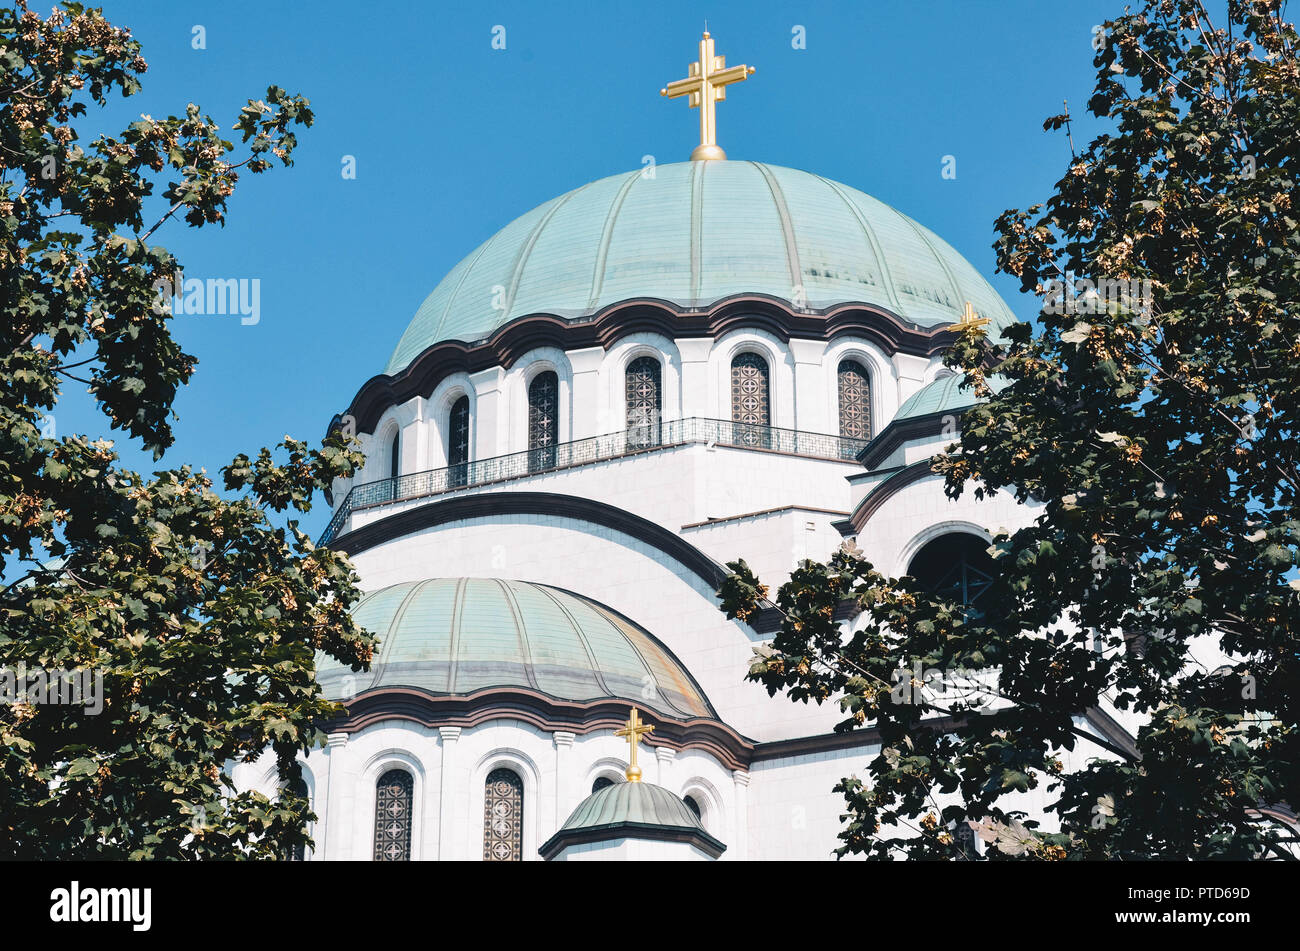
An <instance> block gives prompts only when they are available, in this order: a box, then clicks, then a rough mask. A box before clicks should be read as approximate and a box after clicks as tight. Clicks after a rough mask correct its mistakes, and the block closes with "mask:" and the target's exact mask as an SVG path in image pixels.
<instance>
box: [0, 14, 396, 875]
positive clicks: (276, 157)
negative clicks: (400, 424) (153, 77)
mask: <svg viewBox="0 0 1300 951" xmlns="http://www.w3.org/2000/svg"><path fill="white" fill-rule="evenodd" d="M0 66H2V67H3V76H2V77H0V163H3V164H2V166H0V167H2V168H3V179H2V180H0V229H2V231H3V242H0V287H2V288H3V300H4V301H5V318H6V319H5V321H4V325H3V327H2V328H0V337H2V340H0V378H2V379H3V387H2V388H0V569H2V570H3V571H4V574H5V577H6V578H7V579H8V580H9V582H10V583H9V584H8V585H7V586H6V587H4V588H3V589H0V671H8V672H9V673H10V675H11V677H12V676H13V675H15V674H16V675H17V677H14V679H13V680H12V681H11V683H10V687H11V688H12V687H13V686H18V687H21V686H22V685H23V683H22V681H21V680H20V678H22V677H23V674H24V669H25V671H26V672H32V671H34V670H37V669H40V670H44V671H77V670H86V671H90V672H93V673H94V674H95V675H97V676H101V677H102V697H100V698H99V701H100V702H102V711H99V712H95V711H94V710H93V706H95V705H97V704H84V705H82V704H79V705H71V704H55V703H42V702H19V703H12V704H7V705H0V856H4V857H27V858H33V857H39V858H71V857H76V858H88V857H97V858H128V857H129V858H179V857H232V856H249V857H266V856H281V855H286V854H289V853H290V852H291V851H292V850H293V849H294V848H295V847H298V846H300V845H302V844H305V843H307V842H308V838H307V833H306V827H307V822H308V821H309V820H310V819H311V815H310V812H309V809H308V804H307V802H306V801H305V800H304V799H302V798H301V797H299V796H296V795H292V794H285V795H282V796H281V797H279V799H278V800H277V801H270V800H268V799H267V798H266V797H265V796H263V795H261V794H258V793H243V794H239V795H235V794H234V793H233V791H232V789H231V781H230V777H229V775H228V774H227V772H226V771H227V770H228V768H229V764H231V763H233V762H237V761H240V760H251V759H253V758H255V757H257V756H258V755H259V754H260V753H262V752H263V751H264V750H266V749H268V748H269V749H270V750H272V751H273V752H274V758H275V762H276V764H277V770H278V776H279V780H280V782H281V784H282V785H284V786H290V785H292V784H294V782H295V780H298V779H299V778H300V768H299V767H298V765H297V764H296V761H295V758H296V757H297V756H298V754H300V753H302V752H304V751H306V750H308V749H310V748H311V747H312V746H313V745H314V744H316V743H318V742H319V741H320V740H321V738H322V737H321V733H320V727H321V725H322V724H323V723H324V722H325V721H326V720H328V719H329V718H330V717H332V716H335V715H337V714H338V713H339V712H340V708H339V707H338V706H337V705H335V704H333V703H330V702H328V701H326V700H325V699H324V698H323V697H322V696H321V692H320V688H319V686H318V685H317V684H316V682H315V680H314V670H315V667H314V653H315V652H316V651H322V652H324V653H325V654H328V655H331V656H333V657H335V658H337V659H339V660H341V661H343V662H345V663H350V664H351V665H352V666H353V668H354V669H359V668H360V667H361V666H362V665H364V664H367V663H368V662H369V660H370V655H371V651H372V644H373V641H372V639H371V638H370V637H369V636H368V635H365V634H364V633H363V632H361V631H359V630H358V629H357V628H356V626H355V625H354V623H353V621H352V619H351V617H350V615H349V613H348V608H349V606H350V605H351V604H352V602H353V601H355V599H356V597H357V595H358V592H357V589H356V587H355V581H356V577H355V574H354V573H353V571H352V568H351V566H350V564H349V563H348V561H347V560H346V558H345V557H343V556H341V555H337V554H335V553H333V552H331V551H329V550H326V549H318V548H316V547H315V546H314V545H313V544H312V542H311V541H310V539H308V538H307V537H306V536H305V535H304V534H303V533H302V532H301V531H300V530H299V529H298V525H297V521H296V520H294V519H288V520H287V521H285V522H284V524H274V523H273V521H272V515H273V514H274V513H286V512H287V511H288V510H289V509H293V510H294V511H297V512H306V511H308V510H309V509H310V507H311V499H312V496H313V494H314V493H315V492H317V491H320V490H322V489H325V488H326V487H328V486H329V485H330V484H331V483H332V481H333V479H335V478H336V477H340V476H349V475H351V474H352V472H353V471H354V468H355V467H356V466H357V465H358V464H359V463H360V461H361V460H360V456H359V454H358V453H357V452H356V451H355V449H354V448H352V447H351V446H350V445H347V444H345V443H343V442H341V441H338V440H335V439H331V440H329V441H327V442H326V444H324V445H323V446H322V447H321V448H319V449H311V448H309V447H308V446H307V445H306V444H304V443H301V442H298V441H296V440H293V439H290V438H288V437H286V438H285V439H284V441H283V442H282V443H280V444H279V445H278V446H277V447H276V449H277V450H278V452H277V453H275V454H273V453H272V452H270V451H268V450H266V449H263V450H261V452H260V453H258V454H257V456H256V458H255V459H249V458H247V457H246V456H243V455H241V456H239V457H238V458H236V459H235V460H234V461H233V462H232V463H231V464H230V465H229V466H227V467H225V468H224V469H223V470H222V482H221V485H220V487H219V488H220V489H222V490H224V494H223V492H219V491H218V487H217V486H214V484H213V481H212V480H211V479H210V478H209V477H208V476H206V475H205V474H203V473H202V472H194V471H193V470H192V469H191V468H189V467H180V468H176V469H171V470H167V471H160V472H156V473H154V474H153V475H152V476H142V475H140V474H137V473H135V472H131V471H128V470H125V469H123V468H121V467H120V466H119V464H118V457H117V454H116V453H115V451H114V449H113V444H112V443H111V442H109V441H107V440H104V439H93V438H90V437H88V436H85V435H76V434H74V435H65V436H61V437H56V436H55V435H54V434H53V433H52V432H51V431H50V428H49V426H48V419H49V417H48V415H47V414H48V413H50V412H51V411H52V410H53V409H54V407H55V405H56V404H57V402H58V400H59V398H60V394H61V392H62V389H61V388H62V387H63V386H64V385H66V383H67V381H74V382H76V383H80V384H84V385H86V386H87V387H88V389H89V391H90V393H91V394H93V397H94V399H95V401H96V404H97V405H98V407H99V408H100V409H101V410H102V412H103V413H104V415H105V416H106V417H107V420H108V422H109V423H110V425H111V426H112V428H115V429H119V430H122V431H123V432H124V433H126V434H127V436H128V437H129V438H131V439H133V440H139V442H140V444H141V445H142V446H143V447H145V448H147V449H150V450H152V451H153V453H154V455H155V458H158V457H160V456H161V455H162V454H163V452H164V450H165V449H166V448H167V447H168V446H169V445H171V443H172V441H173V434H172V429H171V418H172V413H171V406H172V401H173V399H174V397H175V395H176V392H177V389H178V388H179V387H181V386H183V385H184V384H185V383H186V382H187V381H188V380H189V379H190V376H191V374H192V372H193V370H194V365H195V360H194V358H193V357H192V356H190V355H188V354H186V353H184V352H183V351H182V350H181V348H180V347H179V346H178V345H177V343H176V341H175V340H174V339H173V338H172V335H171V332H170V329H169V321H170V320H171V315H170V313H169V312H168V308H167V306H166V303H165V301H166V298H167V296H169V295H164V294H162V293H161V292H160V290H159V288H161V287H162V286H164V285H163V283H162V282H164V281H166V280H168V279H170V278H171V276H172V275H173V274H174V273H175V272H176V271H177V270H178V268H179V263H178V262H177V261H176V260H175V259H174V257H173V256H172V255H171V254H170V253H169V252H168V251H167V250H166V249H165V248H163V247H161V246H159V245H156V244H150V243H149V239H150V238H151V236H152V235H153V234H154V233H155V232H156V231H157V230H158V229H159V228H160V227H161V226H162V225H163V224H165V223H167V222H169V221H172V220H174V219H177V218H183V220H184V221H186V222H188V223H189V225H191V226H193V227H202V226H204V225H208V224H213V223H217V224H220V223H223V222H224V220H225V215H226V207H227V203H228V201H229V199H230V196H231V195H232V194H233V192H234V189H235V187H236V185H237V183H238V181H239V176H240V174H241V172H242V171H247V172H249V173H252V174H258V173H262V172H265V171H267V170H269V169H270V168H271V167H272V166H273V164H274V163H275V162H276V161H278V162H279V163H280V164H282V165H285V166H288V165H291V164H292V154H293V151H294V148H295V146H296V144H297V141H296V138H295V135H294V132H293V131H292V128H293V127H294V126H298V125H303V126H309V125H311V122H312V114H311V110H310V109H309V107H308V103H307V101H306V100H305V99H302V98H301V97H298V96H292V95H289V94H288V93H286V92H285V91H284V90H282V89H279V88H277V87H274V86H272V87H271V88H270V89H268V90H267V93H266V97H265V99H264V100H261V101H256V102H254V101H251V100H250V101H249V102H248V104H247V105H246V106H245V107H244V108H243V109H242V110H241V111H240V113H239V116H238V118H237V119H236V121H235V123H234V129H235V131H237V132H238V133H239V138H240V140H241V148H242V150H243V151H244V152H245V153H246V154H245V156H244V157H243V158H242V160H240V161H235V160H234V157H233V156H232V153H234V152H235V151H236V146H235V145H233V144H232V143H231V142H228V141H226V140H224V139H223V138H222V137H221V134H220V129H219V128H218V127H217V125H216V124H215V123H214V122H213V121H212V119H211V118H209V117H208V116H206V115H204V114H202V113H201V112H200V110H199V108H198V107H197V106H195V105H192V104H191V105H189V106H188V107H187V108H186V110H185V114H184V116H182V117H174V116H172V117H168V118H166V119H161V120H159V119H153V118H150V117H148V116H143V117H141V118H140V119H139V120H138V121H136V122H133V123H131V125H130V126H128V127H127V128H126V129H125V130H124V131H123V132H122V133H121V134H120V135H118V136H116V137H111V136H99V137H97V138H95V139H94V140H93V141H92V142H90V143H89V144H87V145H82V144H81V143H80V139H79V136H78V134H77V131H76V129H75V127H74V123H76V122H78V121H83V122H84V121H89V120H88V118H87V116H88V106H92V105H93V106H94V107H96V108H102V107H104V106H106V105H107V103H108V100H109V97H110V95H112V94H113V93H114V92H117V93H120V94H121V95H123V96H130V95H132V94H134V93H136V92H137V91H139V89H140V76H141V74H143V73H144V71H145V69H146V64H145V62H144V60H143V59H142V58H141V56H140V48H139V44H138V43H137V42H136V41H135V40H134V39H132V38H131V35H130V33H129V32H128V31H126V30H123V29H120V28H118V27H115V26H113V25H112V24H110V23H109V22H107V21H106V20H105V19H104V17H103V15H102V14H101V13H100V12H99V11H97V10H86V9H85V8H83V7H82V6H81V5H79V4H75V3H69V4H65V6H64V8H63V9H61V10H55V11H54V12H53V13H52V14H51V15H50V16H48V17H45V18H42V17H41V16H39V15H37V14H35V13H33V12H31V11H29V10H28V9H27V7H26V5H25V3H24V2H22V0H19V2H18V4H17V6H16V7H15V8H13V9H9V10H3V11H0ZM159 187H162V188H163V190H162V192H161V197H162V199H163V201H164V202H165V203H166V205H165V207H164V208H161V209H160V210H161V211H162V214H161V216H160V217H159V219H158V220H157V221H156V222H155V223H154V224H152V225H151V226H149V227H148V228H146V227H145V221H146V220H147V219H146V217H145V212H146V208H147V207H148V206H149V205H150V202H151V200H152V201H153V202H156V201H157V199H155V198H152V196H153V195H154V190H155V188H159ZM40 699H42V698H41V697H40V696H39V694H30V695H28V697H27V700H28V701H33V700H40ZM88 706H90V707H92V709H91V710H90V712H88V711H87V707H88Z"/></svg>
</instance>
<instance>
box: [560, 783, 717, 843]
mask: <svg viewBox="0 0 1300 951" xmlns="http://www.w3.org/2000/svg"><path fill="white" fill-rule="evenodd" d="M624 837H626V838H653V839H659V838H662V839H671V840H675V841H685V842H690V843H691V844H692V845H694V846H696V847H697V848H699V849H701V850H702V851H704V852H705V853H707V854H709V855H711V856H712V857H713V858H717V857H718V856H719V855H721V854H722V853H723V852H724V851H725V850H726V848H727V847H726V846H725V845H723V844H722V843H721V842H719V841H718V840H717V839H715V838H714V837H713V836H711V835H709V834H708V833H707V832H705V831H704V826H702V825H700V820H699V819H698V818H696V816H695V813H693V812H691V810H690V807H689V806H687V805H686V803H685V802H683V801H682V800H681V798H679V797H678V796H675V795H673V793H671V792H669V791H668V790H667V789H664V788H663V787H662V786H655V785H653V784H652V783H630V782H629V783H615V784H614V785H612V786H606V787H605V788H604V789H601V790H598V791H596V792H594V793H592V794H591V795H590V796H588V797H587V798H586V799H584V800H583V801H582V802H581V803H579V804H578V808H577V809H575V810H573V814H572V815H571V816H569V818H568V820H567V821H566V822H565V823H564V825H562V826H561V827H560V831H558V832H557V833H555V835H553V836H551V838H550V839H549V840H547V842H546V844H544V845H543V846H542V848H541V853H542V856H543V857H544V858H547V859H549V858H551V857H552V856H554V855H555V854H557V853H558V852H559V851H560V850H561V849H563V848H564V847H565V846H566V845H570V844H574V843H577V842H596V841H607V840H609V839H615V838H624Z"/></svg>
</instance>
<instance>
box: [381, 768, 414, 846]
mask: <svg viewBox="0 0 1300 951" xmlns="http://www.w3.org/2000/svg"><path fill="white" fill-rule="evenodd" d="M414 814H415V777H414V776H412V775H411V773H410V771H408V770H406V769H403V768H401V767H399V766H398V767H392V768H391V769H388V770H386V771H385V772H384V773H383V774H382V775H381V776H380V777H379V779H378V780H376V781H375V839H374V851H373V853H372V857H373V858H374V860H375V861H376V862H409V861H410V860H411V856H412V848H411V846H412V842H413V841H414V836H413V829H414Z"/></svg>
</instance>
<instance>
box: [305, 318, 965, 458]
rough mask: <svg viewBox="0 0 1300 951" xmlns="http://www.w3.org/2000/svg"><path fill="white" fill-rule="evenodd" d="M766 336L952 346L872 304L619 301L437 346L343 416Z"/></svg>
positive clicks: (363, 424) (368, 389) (935, 332)
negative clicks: (498, 379)
mask: <svg viewBox="0 0 1300 951" xmlns="http://www.w3.org/2000/svg"><path fill="white" fill-rule="evenodd" d="M739 328H753V329H759V330H766V331H767V332H769V333H771V334H773V335H774V336H776V337H777V338H778V339H780V340H782V341H785V342H788V341H789V340H791V339H792V338H795V339H803V340H831V339H834V338H835V337H838V336H842V335H844V334H853V335H855V336H859V337H862V338H864V339H866V340H869V341H871V342H873V343H875V344H877V345H878V346H880V347H881V348H882V349H883V350H884V351H885V352H886V353H899V352H901V353H909V354H912V355H915V356H921V357H930V356H933V355H935V354H937V353H941V352H942V351H943V350H944V349H945V348H946V347H947V346H948V345H949V344H950V343H951V342H952V340H953V339H954V334H953V332H952V331H950V330H947V329H944V327H942V326H940V327H933V328H926V327H921V326H920V325H918V324H914V323H912V322H911V321H908V320H905V319H903V318H902V317H900V316H898V315H897V314H895V313H893V312H892V311H889V310H886V309H885V308H883V307H879V306H875V305H871V304H862V303H856V304H839V305H836V306H835V307H831V308H827V309H825V310H806V311H799V310H795V309H793V308H792V307H791V306H790V304H789V303H788V302H786V301H782V300H780V299H779V298H776V297H768V296H766V295H758V294H737V295H733V296H732V297H728V298H725V299H723V300H720V301H718V302H717V303H716V304H714V305H713V306H711V307H709V308H708V309H707V310H691V309H686V308H682V307H679V306H678V305H676V304H673V303H671V302H669V301H664V300H657V299H652V298H642V299H633V300H626V301H620V302H619V303H617V304H611V305H610V306H608V307H606V308H604V309H603V310H600V311H599V312H597V313H596V314H594V315H592V316H591V317H587V318H584V319H579V320H565V319H564V318H561V317H557V316H555V315H553V314H530V315H528V316H525V317H519V318H516V319H515V320H512V321H510V322H509V323H508V324H505V325H504V326H502V327H500V328H498V329H497V330H496V331H495V332H494V333H493V334H492V335H491V336H490V337H488V338H487V339H485V340H482V341H479V342H477V343H474V344H468V343H464V342H463V341H459V340H447V341H442V342H440V343H435V344H433V345H431V346H429V347H427V348H426V349H425V350H423V351H422V352H421V353H420V354H419V355H418V356H417V357H416V358H415V359H414V360H412V361H411V362H410V364H408V365H407V366H406V368H405V369H403V370H401V371H400V372H398V373H396V374H394V375H392V376H389V375H387V374H380V375H378V376H374V377H371V378H370V379H369V380H367V381H366V382H365V383H364V384H363V385H362V387H361V389H360V391H358V393H357V395H356V396H355V397H354V398H353V400H352V403H351V405H350V406H349V407H348V409H347V410H346V411H345V413H343V414H340V415H339V416H336V417H335V418H334V420H333V421H332V422H331V423H330V428H331V429H332V428H334V427H335V426H337V425H338V424H339V422H340V421H341V419H342V417H343V415H351V416H352V417H353V418H354V419H355V420H356V425H357V429H358V431H360V432H371V431H373V429H374V426H375V424H376V423H377V422H378V421H379V417H380V416H381V415H382V414H383V412H384V410H386V409H387V408H388V407H389V406H393V405H395V404H399V403H405V402H406V401H407V400H409V399H411V398H412V397H416V396H423V397H425V398H428V397H429V396H430V395H432V393H433V390H434V388H435V387H436V386H437V385H438V383H439V381H440V380H442V379H443V378H444V377H446V376H448V375H449V374H452V373H458V372H464V373H476V372H479V371H481V370H485V369H488V368H490V367H497V366H500V367H510V366H511V365H513V364H514V363H515V362H516V361H517V360H519V358H520V357H522V356H523V355H524V354H526V353H527V352H528V351H530V350H533V349H535V348H537V347H557V348H559V349H561V350H580V349H585V348H589V347H601V348H604V349H606V350H608V349H609V348H610V347H611V346H613V345H614V343H615V342H616V341H618V340H619V339H621V338H623V337H626V336H628V335H629V334H635V333H656V334H662V335H663V336H666V337H669V338H671V339H677V338H682V337H719V336H722V335H723V334H725V333H727V332H728V331H731V330H736V329H739Z"/></svg>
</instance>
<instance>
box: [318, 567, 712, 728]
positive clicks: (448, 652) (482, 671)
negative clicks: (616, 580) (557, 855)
mask: <svg viewBox="0 0 1300 951" xmlns="http://www.w3.org/2000/svg"><path fill="white" fill-rule="evenodd" d="M352 616H353V617H354V618H355V620H356V622H357V624H358V625H360V626H361V627H363V628H365V629H366V630H368V631H370V632H372V633H373V634H375V635H376V636H377V637H378V638H379V647H378V649H377V651H376V654H375V659H374V662H373V663H372V664H371V669H370V671H369V672H368V673H364V672H362V673H354V672H353V671H352V670H350V669H349V668H347V667H345V666H342V665H340V664H338V663H337V662H334V661H330V660H328V659H325V658H323V657H318V658H317V664H318V668H317V674H316V676H317V679H318V680H319V681H320V684H321V687H322V688H323V690H324V692H325V695H326V696H327V697H329V698H330V699H332V700H338V699H342V698H344V697H345V696H355V695H358V694H361V693H364V692H365V691H367V690H373V689H377V688H381V687H415V688H418V689H421V690H427V691H429V692H430V693H434V694H439V695H451V696H463V695H467V694H471V693H475V692H478V691H480V690H485V689H489V688H493V687H497V688H519V689H525V690H532V691H536V692H538V693H542V694H545V695H546V696H548V697H552V698H554V699H557V700H568V701H579V702H585V701H590V700H599V699H604V698H614V699H620V700H629V701H632V702H634V703H636V704H637V705H638V706H642V707H646V708H649V709H651V710H653V711H655V712H656V713H657V714H659V715H660V716H667V717H675V718H681V719H689V718H692V717H711V718H712V717H714V716H715V715H714V712H713V710H712V708H711V707H710V706H709V702H708V700H707V699H705V697H704V694H703V693H702V692H701V690H700V689H699V687H698V686H697V685H696V684H695V681H694V680H693V679H692V678H691V676H690V674H688V673H687V672H686V671H685V669H684V668H683V667H682V665H681V663H680V662H679V661H678V660H677V658H675V657H674V656H673V655H672V653H671V652H670V651H669V650H668V649H667V648H666V647H664V646H663V645H662V644H661V643H659V641H658V640H656V639H655V638H654V637H653V636H652V635H651V634H649V633H648V632H647V631H645V630H643V629H642V628H640V627H638V626H637V625H635V624H633V623H632V622H631V621H629V620H628V619H627V618H625V617H623V616H622V615H620V614H618V613H616V612H615V611H613V610H611V609H609V608H607V607H605V606H603V605H601V604H597V603H596V602H595V601H591V600H589V599H587V598H583V597H580V596H578V595H576V594H572V593H570V592H568V591H562V590H560V589H558V588H551V587H548V586H546V585H540V584H532V583H531V582H526V581H504V580H500V579H496V578H432V579H429V580H426V581H408V582H405V583H403V584H395V585H392V586H391V587H387V588H382V589H380V590H378V591H373V592H371V593H369V594H367V595H365V596H364V597H362V598H361V600H360V601H359V602H357V606H356V607H355V608H353V610H352ZM349 678H350V679H349Z"/></svg>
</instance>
